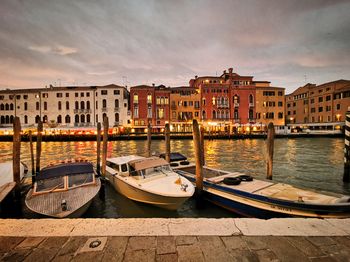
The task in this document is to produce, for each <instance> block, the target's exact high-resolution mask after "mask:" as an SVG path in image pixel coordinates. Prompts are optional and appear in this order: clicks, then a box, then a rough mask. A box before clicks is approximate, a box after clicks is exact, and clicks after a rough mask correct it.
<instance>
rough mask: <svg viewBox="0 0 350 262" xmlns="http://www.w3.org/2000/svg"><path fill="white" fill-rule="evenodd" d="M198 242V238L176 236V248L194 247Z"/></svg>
mask: <svg viewBox="0 0 350 262" xmlns="http://www.w3.org/2000/svg"><path fill="white" fill-rule="evenodd" d="M197 241H198V240H197V237H193V236H176V237H175V242H176V246H181V245H192V244H194V243H196V242H197Z"/></svg>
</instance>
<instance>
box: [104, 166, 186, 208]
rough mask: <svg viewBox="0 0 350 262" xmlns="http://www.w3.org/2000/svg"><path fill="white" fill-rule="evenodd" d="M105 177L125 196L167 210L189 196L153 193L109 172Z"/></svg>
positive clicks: (181, 202)
mask: <svg viewBox="0 0 350 262" xmlns="http://www.w3.org/2000/svg"><path fill="white" fill-rule="evenodd" d="M107 178H108V180H109V182H110V183H111V184H112V185H113V187H114V188H115V190H116V191H117V192H119V193H120V194H122V195H124V196H126V197H127V198H129V199H131V200H134V201H138V202H142V203H146V204H151V205H154V206H157V207H160V208H164V209H168V210H177V209H178V208H179V207H180V206H181V205H182V204H183V203H184V202H185V201H186V200H187V199H188V198H189V196H185V197H172V196H162V195H158V194H153V193H150V192H147V191H145V190H142V189H140V188H138V187H134V186H132V185H130V184H128V183H126V182H125V181H123V180H122V179H120V178H119V177H118V176H113V175H110V174H109V173H107Z"/></svg>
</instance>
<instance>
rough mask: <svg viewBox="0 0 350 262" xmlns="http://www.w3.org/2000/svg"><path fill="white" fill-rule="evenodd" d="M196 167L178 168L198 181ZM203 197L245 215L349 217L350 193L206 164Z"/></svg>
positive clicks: (193, 180) (268, 216) (190, 178)
mask: <svg viewBox="0 0 350 262" xmlns="http://www.w3.org/2000/svg"><path fill="white" fill-rule="evenodd" d="M195 170H196V169H195V167H181V168H179V169H178V170H176V172H177V173H178V174H179V175H182V176H184V177H186V178H187V179H189V180H190V181H191V182H192V183H195ZM203 175H204V181H203V184H204V188H203V191H204V198H205V199H207V200H208V201H210V202H212V203H214V204H216V205H218V206H221V207H223V208H225V209H228V210H230V211H232V212H235V213H238V214H241V215H242V216H245V217H255V218H264V219H266V218H274V217H310V218H349V217H350V196H344V195H340V194H335V193H330V192H316V191H312V190H306V189H301V188H297V187H294V186H292V185H288V184H283V183H278V182H273V181H270V180H266V181H265V180H259V179H255V178H253V177H251V176H249V175H244V174H242V173H238V172H227V171H223V170H218V169H214V168H209V167H206V166H204V167H203Z"/></svg>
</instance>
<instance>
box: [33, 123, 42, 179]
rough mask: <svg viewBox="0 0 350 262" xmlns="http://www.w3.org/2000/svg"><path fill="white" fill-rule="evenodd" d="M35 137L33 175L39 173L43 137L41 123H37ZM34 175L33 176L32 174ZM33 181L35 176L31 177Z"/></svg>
mask: <svg viewBox="0 0 350 262" xmlns="http://www.w3.org/2000/svg"><path fill="white" fill-rule="evenodd" d="M37 133H38V134H37V137H36V167H35V175H37V174H38V173H39V172H40V157H41V141H42V136H43V122H41V121H39V123H38V130H37ZM32 175H34V174H32ZM33 178H34V181H35V176H34V177H33Z"/></svg>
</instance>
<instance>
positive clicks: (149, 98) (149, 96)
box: [147, 95, 152, 104]
mask: <svg viewBox="0 0 350 262" xmlns="http://www.w3.org/2000/svg"><path fill="white" fill-rule="evenodd" d="M147 104H152V95H147Z"/></svg>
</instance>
